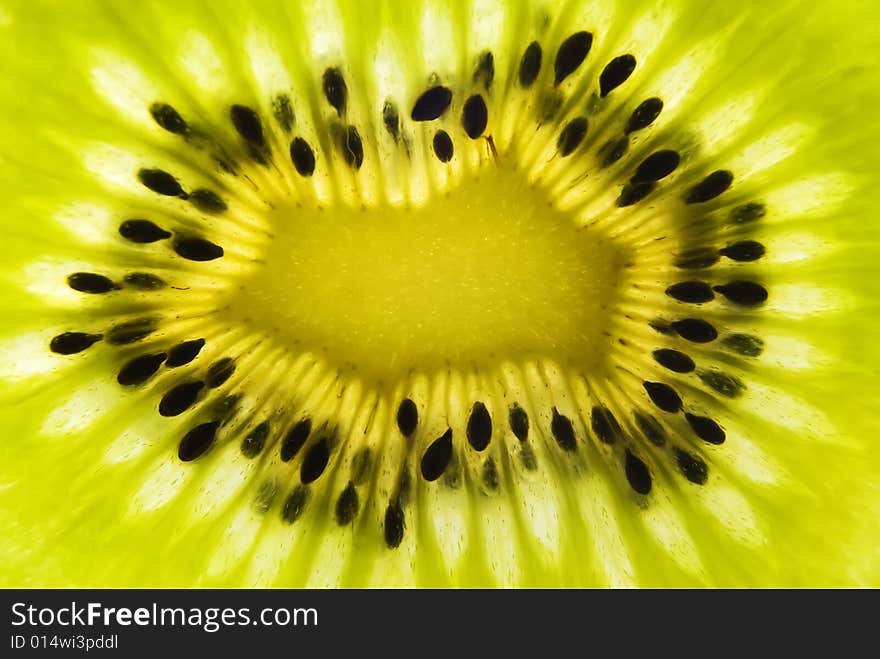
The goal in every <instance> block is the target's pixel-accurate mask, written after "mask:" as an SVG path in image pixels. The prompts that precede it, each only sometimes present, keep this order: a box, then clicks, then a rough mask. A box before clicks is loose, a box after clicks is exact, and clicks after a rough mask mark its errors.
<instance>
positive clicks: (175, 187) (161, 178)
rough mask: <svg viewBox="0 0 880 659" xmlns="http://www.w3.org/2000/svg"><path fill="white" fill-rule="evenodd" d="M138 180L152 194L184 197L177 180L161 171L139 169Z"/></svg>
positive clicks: (184, 194)
mask: <svg viewBox="0 0 880 659" xmlns="http://www.w3.org/2000/svg"><path fill="white" fill-rule="evenodd" d="M138 180H139V181H140V182H141V183H142V184H143V185H144V187H146V188H149V189H150V190H152V191H153V192H156V193H158V194H160V195H165V196H166V197H183V198H185V197H186V193H185V192H184V191H183V188H182V187H181V186H180V183H178V181H177V179H176V178H174V177H173V176H171V174H169V173H168V172H166V171H165V170H163V169H141V170H139V171H138Z"/></svg>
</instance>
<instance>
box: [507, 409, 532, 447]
mask: <svg viewBox="0 0 880 659" xmlns="http://www.w3.org/2000/svg"><path fill="white" fill-rule="evenodd" d="M507 422H508V423H509V424H510V429H511V430H512V431H513V435H514V436H515V437H516V438H517V439H518V440H519V441H521V442H524V441H526V440H527V439H528V438H529V415H528V414H526V411H525V410H524V409H523V408H521V407H520V406H519V404H518V403H514V404H513V405H512V406H511V407H510V414H509V415H508V417H507Z"/></svg>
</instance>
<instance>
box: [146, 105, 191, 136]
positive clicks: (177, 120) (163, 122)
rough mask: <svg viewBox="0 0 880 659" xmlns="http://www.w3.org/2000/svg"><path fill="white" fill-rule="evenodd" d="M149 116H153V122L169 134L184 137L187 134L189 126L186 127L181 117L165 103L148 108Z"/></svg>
mask: <svg viewBox="0 0 880 659" xmlns="http://www.w3.org/2000/svg"><path fill="white" fill-rule="evenodd" d="M150 114H151V115H153V120H154V121H155V122H156V123H157V124H159V126H160V127H161V128H164V129H165V130H167V131H168V132H169V133H174V134H175V135H186V134H187V133H188V132H189V126H187V125H186V121H184V119H183V117H181V116H180V114H179V113H178V112H177V110H175V109H174V108H173V107H171V106H170V105H168V104H167V103H153V104H152V105H151V106H150Z"/></svg>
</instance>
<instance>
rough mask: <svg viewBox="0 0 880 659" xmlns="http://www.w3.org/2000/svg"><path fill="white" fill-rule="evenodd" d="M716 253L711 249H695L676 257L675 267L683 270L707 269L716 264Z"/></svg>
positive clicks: (717, 257)
mask: <svg viewBox="0 0 880 659" xmlns="http://www.w3.org/2000/svg"><path fill="white" fill-rule="evenodd" d="M718 259H719V256H718V252H717V251H716V250H714V249H713V248H711V247H697V248H694V249H689V250H687V251H685V252H682V253H681V254H679V255H678V258H677V259H676V260H675V267H676V268H681V269H683V270H700V269H703V268H709V267H712V266H713V265H715V264H716V263H717V262H718Z"/></svg>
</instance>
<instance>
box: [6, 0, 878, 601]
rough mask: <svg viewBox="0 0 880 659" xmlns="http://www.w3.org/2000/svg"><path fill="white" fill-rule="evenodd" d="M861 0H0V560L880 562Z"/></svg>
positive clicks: (757, 579)
mask: <svg viewBox="0 0 880 659" xmlns="http://www.w3.org/2000/svg"><path fill="white" fill-rule="evenodd" d="M873 5H875V3H870V2H843V3H832V2H819V3H805V2H773V3H766V2H755V3H736V4H735V5H734V4H733V3H709V2H688V1H686V0H685V1H677V0H676V1H669V2H621V1H611V0H598V1H589V0H572V1H566V2H546V3H539V2H534V3H529V2H510V1H503V2H502V1H500V0H473V1H471V2H465V1H461V2H458V1H454V0H447V1H443V0H437V1H434V0H420V1H416V2H394V1H386V2H381V3H375V4H374V3H360V2H353V1H352V2H349V1H346V0H338V1H337V2H331V1H329V0H328V1H315V2H306V1H303V2H297V1H293V0H291V1H289V2H264V1H257V2H249V3H243V2H227V1H220V2H204V3H201V2H193V1H190V0H181V1H178V2H164V1H163V2H139V3H120V2H110V1H109V0H105V1H102V2H90V1H81V2H76V3H66V4H64V5H59V4H58V3H55V2H45V1H43V2H33V1H28V2H24V1H22V2H10V3H6V4H4V6H3V7H2V8H0V30H2V35H3V38H2V39H0V50H2V58H0V68H2V75H0V99H2V101H0V113H2V118H3V121H0V135H2V144H3V150H2V155H0V158H2V165H3V166H2V168H0V191H2V195H3V204H2V211H0V212H2V213H3V219H2V227H3V240H2V245H3V247H2V249H3V260H2V264H0V277H2V295H0V303H2V319H3V320H2V325H0V357H2V359H0V369H2V371H0V423H2V426H0V427H2V428H4V432H3V435H4V437H3V441H2V442H0V464H2V480H0V524H2V528H3V529H4V533H3V539H2V541H0V564H2V565H3V569H2V583H3V584H4V585H36V586H39V585H45V586H48V585H52V586H69V585H76V586H151V585H152V586H210V585H234V586H267V585H268V586H302V585H308V586H339V585H344V586H356V587H357V586H404V587H409V586H514V587H519V586H549V587H570V586H600V587H605V586H614V587H617V586H650V587H656V586H826V585H842V586H866V585H874V586H876V585H880V557H878V547H880V532H878V519H880V487H878V479H877V469H878V467H880V458H878V451H877V450H876V443H877V437H878V436H880V433H878V431H880V423H878V420H877V419H878V417H877V413H876V411H877V409H878V408H880V396H878V391H880V387H878V384H877V383H878V378H880V370H878V364H880V360H878V353H880V348H878V346H877V341H876V338H875V337H877V336H880V309H878V302H877V293H878V285H877V284H878V281H880V279H878V256H880V242H878V238H880V222H878V220H877V211H878V203H877V198H878V192H877V190H878V184H880V181H878V178H880V175H878V171H880V169H878V167H880V158H878V155H880V154H878V152H880V139H878V138H880V135H878V126H877V120H876V108H877V107H878V106H880V105H878V101H880V84H878V82H880V77H878V65H877V58H876V56H875V54H874V51H875V49H876V44H877V43H878V36H880V35H878V28H877V27H876V25H877V21H876V18H877V10H876V6H873Z"/></svg>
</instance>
